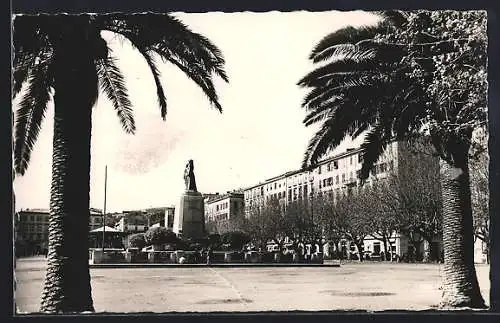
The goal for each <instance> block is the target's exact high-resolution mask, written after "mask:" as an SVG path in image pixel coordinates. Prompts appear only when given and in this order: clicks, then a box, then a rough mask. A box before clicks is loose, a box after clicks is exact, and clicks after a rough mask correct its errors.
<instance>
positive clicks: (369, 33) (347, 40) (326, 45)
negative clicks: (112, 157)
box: [309, 25, 381, 62]
mask: <svg viewBox="0 0 500 323" xmlns="http://www.w3.org/2000/svg"><path fill="white" fill-rule="evenodd" d="M379 32H381V29H380V26H379V25H375V26H363V27H359V28H354V27H352V26H348V27H345V28H342V29H339V30H337V31H335V32H333V33H331V34H329V35H327V36H326V37H324V38H323V39H322V40H320V41H319V43H318V44H317V45H316V46H315V47H314V48H313V50H312V52H311V54H310V55H309V59H311V60H313V61H314V62H319V61H322V60H324V59H326V58H327V57H331V55H330V56H328V53H329V52H330V51H331V50H330V48H331V47H333V46H336V45H339V44H356V43H358V42H359V41H361V40H364V39H371V38H373V37H374V36H375V35H376V34H377V33H379Z"/></svg>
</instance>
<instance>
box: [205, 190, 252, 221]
mask: <svg viewBox="0 0 500 323" xmlns="http://www.w3.org/2000/svg"><path fill="white" fill-rule="evenodd" d="M243 211H244V203H243V194H242V193H239V192H228V193H226V194H221V195H219V194H214V195H211V196H209V197H206V198H205V221H206V222H211V221H212V222H217V221H222V220H229V219H230V218H232V217H235V216H238V215H240V214H243Z"/></svg>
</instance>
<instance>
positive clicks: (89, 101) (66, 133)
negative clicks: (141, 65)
mask: <svg viewBox="0 0 500 323" xmlns="http://www.w3.org/2000/svg"><path fill="white" fill-rule="evenodd" d="M70 35H71V37H72V38H70V40H69V41H68V42H67V43H69V45H67V46H66V47H64V49H65V51H64V52H63V54H60V53H61V52H59V55H58V52H57V49H56V56H55V57H56V68H55V79H56V81H55V95H54V103H55V112H54V138H53V155H52V183H51V192H50V220H49V247H48V249H49V251H48V256H47V262H48V263H47V272H46V276H45V282H44V287H43V293H42V299H41V307H40V310H41V311H42V312H49V313H60V312H63V313H68V312H84V311H94V306H93V302H92V293H91V285H90V272H89V266H88V233H89V216H90V214H89V191H90V136H91V109H92V106H93V103H94V102H95V99H96V97H97V75H96V70H95V65H94V64H93V61H92V59H91V58H90V57H89V56H90V55H89V54H88V53H87V52H86V50H85V43H84V44H83V45H82V44H81V43H80V44H79V46H76V45H77V44H76V43H77V39H79V40H81V39H82V38H81V37H78V36H81V35H80V34H76V35H75V34H74V33H70ZM72 39H74V40H72ZM63 42H64V40H63Z"/></svg>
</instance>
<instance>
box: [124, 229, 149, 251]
mask: <svg viewBox="0 0 500 323" xmlns="http://www.w3.org/2000/svg"><path fill="white" fill-rule="evenodd" d="M128 245H129V247H131V248H139V249H142V248H144V247H145V246H146V237H145V236H144V234H143V233H136V234H132V235H131V236H129V238H128Z"/></svg>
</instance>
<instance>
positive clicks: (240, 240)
mask: <svg viewBox="0 0 500 323" xmlns="http://www.w3.org/2000/svg"><path fill="white" fill-rule="evenodd" d="M250 240H251V238H250V236H249V235H248V234H246V233H245V232H241V231H230V232H226V233H224V234H222V236H221V242H222V243H223V244H226V245H229V247H230V248H231V249H235V250H241V249H243V246H244V245H245V244H247V243H249V242H250Z"/></svg>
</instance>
